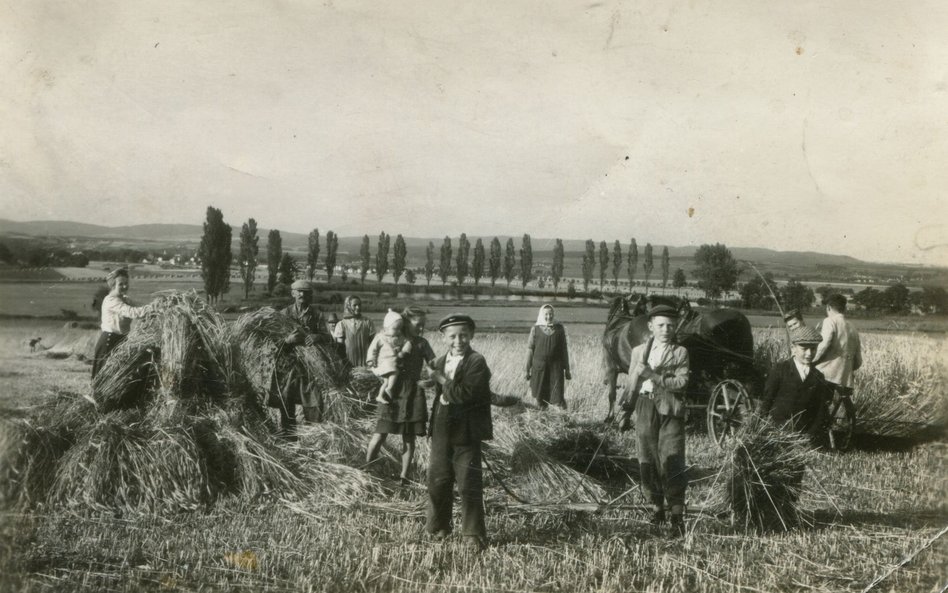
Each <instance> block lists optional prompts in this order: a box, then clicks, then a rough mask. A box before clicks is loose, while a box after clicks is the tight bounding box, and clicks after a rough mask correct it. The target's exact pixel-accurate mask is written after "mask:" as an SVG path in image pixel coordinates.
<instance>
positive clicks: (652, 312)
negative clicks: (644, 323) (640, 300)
mask: <svg viewBox="0 0 948 593" xmlns="http://www.w3.org/2000/svg"><path fill="white" fill-rule="evenodd" d="M658 316H662V317H671V318H673V319H674V318H677V317H678V310H677V309H675V308H674V307H672V306H669V305H655V306H654V307H652V308H651V309H649V310H648V318H649V319H651V318H652V317H658Z"/></svg>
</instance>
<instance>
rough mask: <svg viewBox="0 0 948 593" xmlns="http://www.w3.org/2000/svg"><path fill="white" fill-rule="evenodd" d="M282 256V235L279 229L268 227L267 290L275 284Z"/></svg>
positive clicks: (271, 288)
mask: <svg viewBox="0 0 948 593" xmlns="http://www.w3.org/2000/svg"><path fill="white" fill-rule="evenodd" d="M282 257H283V237H281V236H280V231H278V230H276V229H270V232H269V233H268V234H267V292H273V287H274V286H276V283H277V272H278V271H279V270H280V259H281V258H282Z"/></svg>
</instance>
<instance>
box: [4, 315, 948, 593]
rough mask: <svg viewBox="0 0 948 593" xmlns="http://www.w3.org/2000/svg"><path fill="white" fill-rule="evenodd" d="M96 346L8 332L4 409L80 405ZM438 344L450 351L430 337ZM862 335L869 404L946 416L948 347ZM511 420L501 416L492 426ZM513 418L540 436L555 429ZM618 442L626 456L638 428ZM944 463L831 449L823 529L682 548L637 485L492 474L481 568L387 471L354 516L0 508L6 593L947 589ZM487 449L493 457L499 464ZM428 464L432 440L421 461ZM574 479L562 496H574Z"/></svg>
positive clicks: (326, 508) (811, 497) (499, 347)
mask: <svg viewBox="0 0 948 593" xmlns="http://www.w3.org/2000/svg"><path fill="white" fill-rule="evenodd" d="M34 334H37V335H43V336H44V344H45V345H46V347H48V348H50V350H49V351H44V352H40V353H36V354H30V353H28V351H27V347H26V340H27V339H28V338H29V337H31V336H33V335H34ZM94 337H95V332H94V331H89V330H81V329H73V328H67V327H63V326H62V324H58V323H49V322H47V323H39V322H35V321H7V322H3V325H0V369H2V370H0V394H2V395H0V404H2V405H3V407H6V408H9V407H18V406H22V405H26V404H30V403H36V402H38V401H41V400H42V399H44V398H48V397H51V394H54V393H56V392H61V391H73V392H76V393H83V392H86V390H87V389H88V369H89V367H88V365H87V364H86V363H85V362H83V361H82V360H80V359H79V358H81V357H79V358H77V357H76V356H75V355H77V354H80V355H88V353H89V352H90V349H91V345H92V340H93V339H94ZM429 337H430V338H431V339H432V341H433V343H434V345H435V349H436V350H440V349H441V347H440V345H439V344H438V343H437V336H434V335H432V336H429ZM755 338H756V339H757V342H758V343H759V344H761V346H760V351H759V353H758V355H759V357H760V358H762V359H764V358H768V357H774V356H779V355H780V354H779V353H780V352H782V349H783V348H784V345H783V342H782V341H781V340H782V338H781V336H780V334H779V332H770V331H767V330H756V331H755ZM864 342H865V345H864V347H865V350H866V369H864V371H863V372H862V373H861V374H860V376H859V377H860V378H859V381H860V383H859V384H857V391H858V392H859V393H861V394H862V395H863V397H865V398H866V399H867V401H870V400H871V401H872V405H873V406H879V405H882V404H881V403H880V402H882V401H883V400H884V399H885V398H891V399H894V401H895V402H896V403H897V405H898V406H899V407H898V409H903V410H907V413H906V414H905V417H914V416H920V415H924V416H925V418H924V421H925V422H926V423H933V422H934V423H937V422H943V421H944V416H943V415H942V414H943V413H944V409H945V400H946V398H945V391H944V390H945V385H946V371H945V366H944V364H945V360H946V356H945V354H946V342H945V339H944V337H942V336H935V337H932V336H927V335H914V334H904V335H892V334H880V335H875V334H868V335H866V336H865V339H864ZM523 343H524V337H523V336H522V335H510V334H502V333H495V334H484V335H479V336H477V338H476V339H475V344H474V346H475V348H477V349H478V350H480V351H481V352H482V353H484V354H485V356H486V357H487V360H488V362H489V364H490V365H491V368H492V370H493V373H494V379H493V385H492V387H493V389H494V390H495V391H497V392H498V393H503V394H515V395H523V394H524V392H525V390H526V384H525V383H524V381H523V379H522V377H521V374H522V368H523V363H524V359H523V356H524V351H523ZM50 353H52V354H53V357H52V358H50V357H48V356H47V355H48V354H50ZM571 354H572V358H573V368H574V376H575V380H574V381H572V382H571V383H570V384H569V388H568V389H569V390H568V395H567V397H568V400H569V405H570V410H569V411H568V412H567V413H568V415H569V416H570V418H571V419H572V420H574V421H575V422H576V423H578V424H580V425H582V426H585V427H589V428H591V429H593V430H596V431H598V432H599V433H602V434H605V433H604V432H603V431H604V430H605V429H603V428H602V427H601V426H600V425H599V422H600V421H601V419H602V417H604V416H605V412H606V404H605V401H604V400H603V396H602V386H601V385H600V384H599V352H598V348H597V347H596V338H595V336H593V335H577V336H575V337H574V339H573V341H572V352H571ZM61 356H66V357H65V358H62V357H61ZM887 409H888V408H887ZM514 413H517V412H514V411H510V410H504V409H495V411H494V418H495V422H496V423H498V424H503V423H504V422H507V421H509V417H510V415H511V414H514ZM520 413H522V414H526V415H527V417H528V418H530V419H531V421H532V422H537V423H543V422H544V419H545V418H549V416H544V415H543V414H544V413H540V412H537V411H532V410H529V409H528V410H526V411H521V412H520ZM557 413H558V412H547V413H545V414H557ZM610 430H611V429H610ZM610 438H612V439H614V440H615V441H616V442H617V443H619V445H620V448H621V449H624V450H625V451H627V452H628V453H629V454H631V452H632V451H633V444H632V443H633V440H632V437H631V436H630V435H629V434H619V433H610ZM396 449H397V442H392V443H390V448H389V449H388V454H389V455H390V456H392V457H394V456H395V455H396ZM688 449H689V451H688V455H689V459H688V461H689V463H690V464H691V467H690V470H689V472H690V476H691V479H692V486H691V488H690V490H689V504H690V505H691V507H692V508H693V509H701V508H704V507H706V506H707V504H708V501H709V497H710V495H711V493H712V491H713V490H714V487H715V476H716V475H717V470H718V469H719V467H720V465H721V462H722V458H723V457H722V454H721V452H720V451H719V450H718V449H717V448H716V447H715V446H714V444H713V443H711V442H710V441H709V440H708V438H707V437H706V436H705V435H704V434H702V433H701V432H696V433H694V434H692V435H690V437H689V443H688ZM946 453H948V444H946V443H945V442H944V441H943V440H935V441H929V442H926V443H922V444H917V445H914V446H908V447H900V448H898V449H895V450H892V449H890V450H873V451H868V450H860V451H852V452H850V453H846V454H827V453H823V454H819V455H818V457H817V461H816V463H815V464H814V465H813V466H812V467H811V468H810V471H809V472H808V474H807V477H806V479H805V482H806V485H807V487H808V492H809V494H808V495H807V496H806V498H805V500H804V501H803V503H804V506H805V507H807V508H808V509H809V510H811V511H812V512H813V514H814V518H815V524H814V525H813V526H812V527H806V528H801V529H797V530H794V531H791V532H789V533H772V534H764V535H756V534H747V533H745V532H744V531H743V530H741V529H739V528H737V527H735V526H732V525H731V524H730V523H729V521H727V520H726V518H723V517H719V516H715V515H711V514H708V513H703V512H692V513H690V514H689V518H688V535H687V536H686V537H685V538H683V539H681V540H669V539H666V538H665V537H663V536H661V535H658V534H656V533H654V532H653V531H652V530H651V528H650V526H649V525H648V523H647V520H646V519H647V513H646V511H645V510H644V509H643V508H641V503H642V502H643V501H642V500H641V497H640V494H639V492H638V489H637V488H636V486H635V484H634V482H630V481H626V482H625V483H624V484H623V483H619V484H616V485H614V488H610V490H609V498H614V499H616V500H615V505H614V506H612V507H607V508H604V509H600V510H598V511H595V512H593V511H591V510H586V509H585V508H584V507H567V506H564V505H559V504H542V503H544V502H549V501H551V500H553V499H554V498H559V497H558V496H557V494H560V493H547V497H546V498H542V499H540V498H535V497H534V496H535V495H533V493H531V496H530V497H528V499H529V500H531V502H534V503H537V504H531V505H524V504H520V503H518V502H516V501H514V500H512V499H510V498H509V497H508V496H507V495H506V494H505V493H504V492H503V490H502V489H501V488H500V487H499V485H498V483H497V481H496V480H495V479H493V477H492V476H490V475H489V476H488V489H487V499H488V530H489V533H490V535H491V546H490V547H489V549H488V550H487V551H486V552H485V553H483V554H482V555H480V556H476V557H472V556H470V555H468V554H467V553H465V552H464V550H463V548H462V546H460V545H459V544H458V542H456V541H451V542H448V543H432V542H430V541H428V540H427V539H426V538H425V537H424V536H423V535H422V513H423V508H424V507H423V505H424V501H425V493H424V490H423V489H422V488H420V487H410V488H407V489H399V488H398V487H396V486H395V485H394V482H393V480H392V478H394V477H395V475H397V474H394V473H392V463H391V462H387V463H385V464H382V465H381V466H380V467H379V468H376V469H373V470H372V471H371V473H372V474H373V475H374V476H375V477H376V478H377V479H379V480H380V481H381V482H382V484H383V485H384V486H386V488H387V492H388V494H387V495H385V496H367V497H366V499H365V500H364V502H363V503H362V504H359V505H350V506H345V507H337V506H331V505H326V504H320V503H319V502H318V501H310V502H307V503H299V502H295V503H284V502H280V501H269V502H267V503H261V504H256V505H253V506H248V505H246V504H245V505H242V506H239V505H236V504H224V505H219V506H217V507H214V508H212V509H209V510H207V511H205V512H195V513H183V514H172V515H168V514H164V515H150V514H134V515H124V516H119V515H115V514H114V513H105V514H101V513H99V514H88V513H73V512H66V511H62V510H57V509H39V510H37V511H36V512H33V513H31V514H26V515H22V514H12V513H6V514H3V515H0V521H2V524H0V590H2V591H68V590H102V591H138V590H150V591H174V590H180V591H196V590H200V591H234V590H241V591H260V590H267V591H392V590H397V591H655V592H658V591H662V592H666V591H667V592H672V591H681V592H685V591H689V592H690V591H697V592H703V591H862V590H863V589H864V588H865V587H867V586H868V585H869V584H870V583H871V582H872V581H873V580H874V579H875V578H876V577H880V576H885V579H884V580H883V581H882V582H881V583H880V584H879V585H878V586H877V587H876V588H874V589H873V590H878V591H899V592H901V591H939V590H941V589H942V588H943V587H944V586H945V584H946V576H945V575H946V574H948V536H943V537H941V538H937V539H935V541H934V542H933V543H932V544H931V546H927V547H926V544H927V543H928V542H929V541H930V540H932V539H933V538H935V536H936V535H937V534H938V533H939V532H940V531H941V530H942V529H943V528H944V527H945V526H946V525H948V500H946V496H945V492H946V491H948V489H946V486H948V484H946V476H948V474H946V469H948V468H946V462H948V456H946ZM487 456H488V459H491V457H492V456H493V458H494V459H495V460H496V459H497V454H496V451H495V452H492V451H491V450H488V453H487ZM425 457H426V450H425V445H424V444H423V443H422V444H421V446H420V450H419V454H418V458H419V460H424V459H425ZM422 470H423V468H420V469H419V472H418V477H419V478H421V477H423V471H422ZM579 486H580V484H578V483H571V482H567V483H564V484H563V485H562V491H563V492H562V493H563V494H565V493H568V492H569V491H571V490H573V489H575V488H577V487H579ZM514 487H515V489H516V488H517V486H514ZM520 493H521V494H524V492H523V491H521V492H520ZM623 494H624V496H623ZM603 502H605V501H603ZM919 550H921V551H919ZM916 552H918V553H917V555H914V556H912V555H913V554H915V553H916ZM909 556H912V560H911V561H910V562H908V563H906V565H905V566H903V567H901V568H898V569H895V567H896V565H898V564H899V563H900V562H901V561H902V560H903V559H904V558H907V557H909ZM893 569H895V570H893ZM890 570H891V574H887V573H889V571H890Z"/></svg>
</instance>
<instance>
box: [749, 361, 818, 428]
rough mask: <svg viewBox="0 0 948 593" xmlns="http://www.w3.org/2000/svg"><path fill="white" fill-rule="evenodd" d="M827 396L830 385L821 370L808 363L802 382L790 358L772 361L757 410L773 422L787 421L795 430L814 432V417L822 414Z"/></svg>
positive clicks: (815, 421)
mask: <svg viewBox="0 0 948 593" xmlns="http://www.w3.org/2000/svg"><path fill="white" fill-rule="evenodd" d="M830 397H832V386H830V385H829V383H827V382H826V379H824V378H823V373H821V372H820V371H819V370H818V369H817V368H816V367H815V366H811V367H810V372H809V374H808V375H807V377H806V381H803V380H801V379H800V374H799V372H797V367H796V365H795V364H794V363H793V359H792V358H789V359H787V360H783V361H781V362H778V363H777V364H775V365H774V367H773V369H771V370H770V374H769V375H767V383H766V385H765V386H764V394H763V397H762V398H761V409H760V412H761V415H764V416H769V417H770V419H771V420H773V421H774V422H775V423H776V424H784V423H786V422H790V424H791V426H792V427H793V428H794V429H796V430H800V431H803V432H807V433H810V434H815V432H816V431H818V430H819V428H820V427H819V422H817V420H818V419H820V418H821V416H822V411H823V405H824V402H826V401H828V400H829V398H830Z"/></svg>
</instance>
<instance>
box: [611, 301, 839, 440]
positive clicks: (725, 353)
mask: <svg viewBox="0 0 948 593" xmlns="http://www.w3.org/2000/svg"><path fill="white" fill-rule="evenodd" d="M657 303H661V304H668V305H671V306H673V307H675V308H676V309H677V310H678V312H679V320H678V326H677V329H676V338H677V341H678V343H679V344H681V345H682V346H684V347H685V348H686V349H687V350H688V358H689V361H690V365H691V368H690V371H691V373H690V380H689V383H688V386H687V388H686V393H685V397H686V407H687V408H688V410H689V413H690V414H696V413H697V414H700V415H702V416H703V417H704V419H705V423H706V426H707V431H708V434H709V435H710V436H711V438H713V439H714V441H715V442H716V443H718V444H719V445H720V444H721V443H722V442H723V441H724V439H726V438H727V437H728V435H730V434H732V433H733V432H734V431H735V430H736V429H737V428H738V427H739V426H740V425H741V423H742V422H743V420H744V418H745V417H746V416H747V415H748V414H749V413H751V411H752V410H753V406H754V403H755V402H754V400H753V399H752V398H753V397H756V396H757V395H759V391H760V389H761V387H762V385H763V381H762V375H761V373H760V371H759V370H758V369H757V368H756V367H755V365H754V336H753V333H752V332H751V325H750V322H749V321H748V320H747V317H745V316H744V314H742V313H741V312H739V311H736V310H734V309H727V308H724V309H712V310H708V311H700V312H699V311H694V310H692V309H691V307H690V306H689V305H688V303H687V302H678V301H677V300H674V299H669V298H665V297H658V298H657V299H654V300H653V301H652V303H651V305H654V304H657ZM648 336H649V330H648V318H647V316H646V315H645V310H644V307H639V308H637V309H634V308H631V307H629V304H628V302H627V301H626V300H625V299H624V298H622V297H618V298H616V299H615V300H614V301H613V304H612V307H611V308H610V310H609V318H608V321H607V322H606V329H605V332H604V333H603V339H602V346H603V363H604V364H603V366H604V371H605V379H606V384H607V385H608V388H609V392H608V396H609V418H608V419H610V420H611V419H612V418H613V417H614V407H615V398H616V383H617V379H618V375H619V374H620V373H626V372H628V369H629V362H630V354H631V352H632V348H634V347H635V346H637V345H639V344H642V343H644V342H645V341H646V340H647V339H648ZM828 412H829V414H830V416H829V419H828V435H827V436H828V445H829V446H830V447H831V448H834V449H845V448H846V447H847V446H848V444H849V441H850V439H851V437H852V433H853V428H854V425H855V418H854V414H853V413H852V410H851V404H849V405H846V404H845V403H843V404H842V405H840V404H836V403H835V402H834V404H833V405H831V406H830V409H829V410H828Z"/></svg>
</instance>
